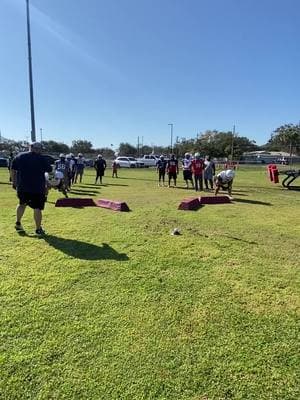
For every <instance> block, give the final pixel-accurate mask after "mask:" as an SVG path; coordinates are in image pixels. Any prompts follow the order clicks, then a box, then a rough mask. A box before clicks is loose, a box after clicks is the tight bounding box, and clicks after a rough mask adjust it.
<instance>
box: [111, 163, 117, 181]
mask: <svg viewBox="0 0 300 400" xmlns="http://www.w3.org/2000/svg"><path fill="white" fill-rule="evenodd" d="M111 168H112V178H117V177H118V164H117V163H116V161H113V163H112V166H111Z"/></svg>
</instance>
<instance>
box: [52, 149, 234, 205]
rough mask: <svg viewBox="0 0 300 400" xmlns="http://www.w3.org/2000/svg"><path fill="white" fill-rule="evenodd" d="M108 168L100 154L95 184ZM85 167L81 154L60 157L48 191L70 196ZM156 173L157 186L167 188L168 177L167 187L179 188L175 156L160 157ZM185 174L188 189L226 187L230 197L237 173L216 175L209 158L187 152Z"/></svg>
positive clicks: (114, 174) (96, 163)
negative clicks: (50, 189) (55, 189)
mask: <svg viewBox="0 0 300 400" xmlns="http://www.w3.org/2000/svg"><path fill="white" fill-rule="evenodd" d="M106 167H107V165H106V161H105V160H104V158H103V157H102V155H101V154H99V155H98V156H97V159H96V160H95V162H94V168H95V170H96V178H95V184H97V182H98V179H99V181H100V184H102V177H103V176H104V172H105V169H106ZM84 168H85V159H84V157H83V155H82V153H78V156H77V157H75V156H74V154H72V153H71V154H68V155H64V154H60V156H59V160H57V161H56V162H55V169H54V174H53V176H52V177H49V175H48V176H46V178H47V181H48V186H49V188H50V187H56V188H57V189H58V190H59V191H61V192H62V193H63V194H64V195H65V196H66V197H68V196H67V192H68V191H70V190H71V186H72V184H74V183H77V181H78V180H79V183H81V182H82V176H83V172H84ZM156 170H157V173H158V186H165V181H166V175H167V177H168V182H167V186H168V187H171V183H172V181H173V186H174V187H176V185H177V177H178V174H179V162H178V160H177V159H176V157H175V154H172V155H171V156H170V158H169V159H167V160H166V159H165V157H164V156H162V155H161V156H160V158H159V160H158V162H157V164H156ZM182 171H183V179H184V181H185V184H186V187H187V188H189V186H190V187H191V188H193V189H195V190H196V191H203V190H207V191H209V190H214V191H215V195H217V194H218V192H219V190H220V189H221V188H223V189H225V190H228V194H229V195H230V196H231V191H232V183H233V178H234V175H235V173H234V171H233V170H231V169H226V170H224V171H221V172H220V173H218V174H217V175H216V168H215V163H214V161H213V160H212V159H211V158H210V156H206V157H205V158H202V157H201V155H200V153H195V154H194V156H192V155H191V154H190V153H185V155H184V158H183V160H182ZM112 176H113V177H114V176H116V177H117V167H116V166H114V165H113V175H112ZM51 178H52V179H51ZM203 183H204V185H205V188H204V185H203Z"/></svg>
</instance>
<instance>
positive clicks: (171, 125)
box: [168, 124, 173, 153]
mask: <svg viewBox="0 0 300 400" xmlns="http://www.w3.org/2000/svg"><path fill="white" fill-rule="evenodd" d="M168 125H170V127H171V153H173V124H168Z"/></svg>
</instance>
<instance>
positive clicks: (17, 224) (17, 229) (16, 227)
mask: <svg viewBox="0 0 300 400" xmlns="http://www.w3.org/2000/svg"><path fill="white" fill-rule="evenodd" d="M15 229H16V231H17V232H19V233H23V232H25V230H24V228H23V226H22V225H21V222H16V225H15Z"/></svg>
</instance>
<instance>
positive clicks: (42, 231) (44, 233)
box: [35, 228, 46, 236]
mask: <svg viewBox="0 0 300 400" xmlns="http://www.w3.org/2000/svg"><path fill="white" fill-rule="evenodd" d="M35 233H36V234H37V235H38V236H43V235H46V232H45V231H44V229H43V228H39V229H36V231H35Z"/></svg>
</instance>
